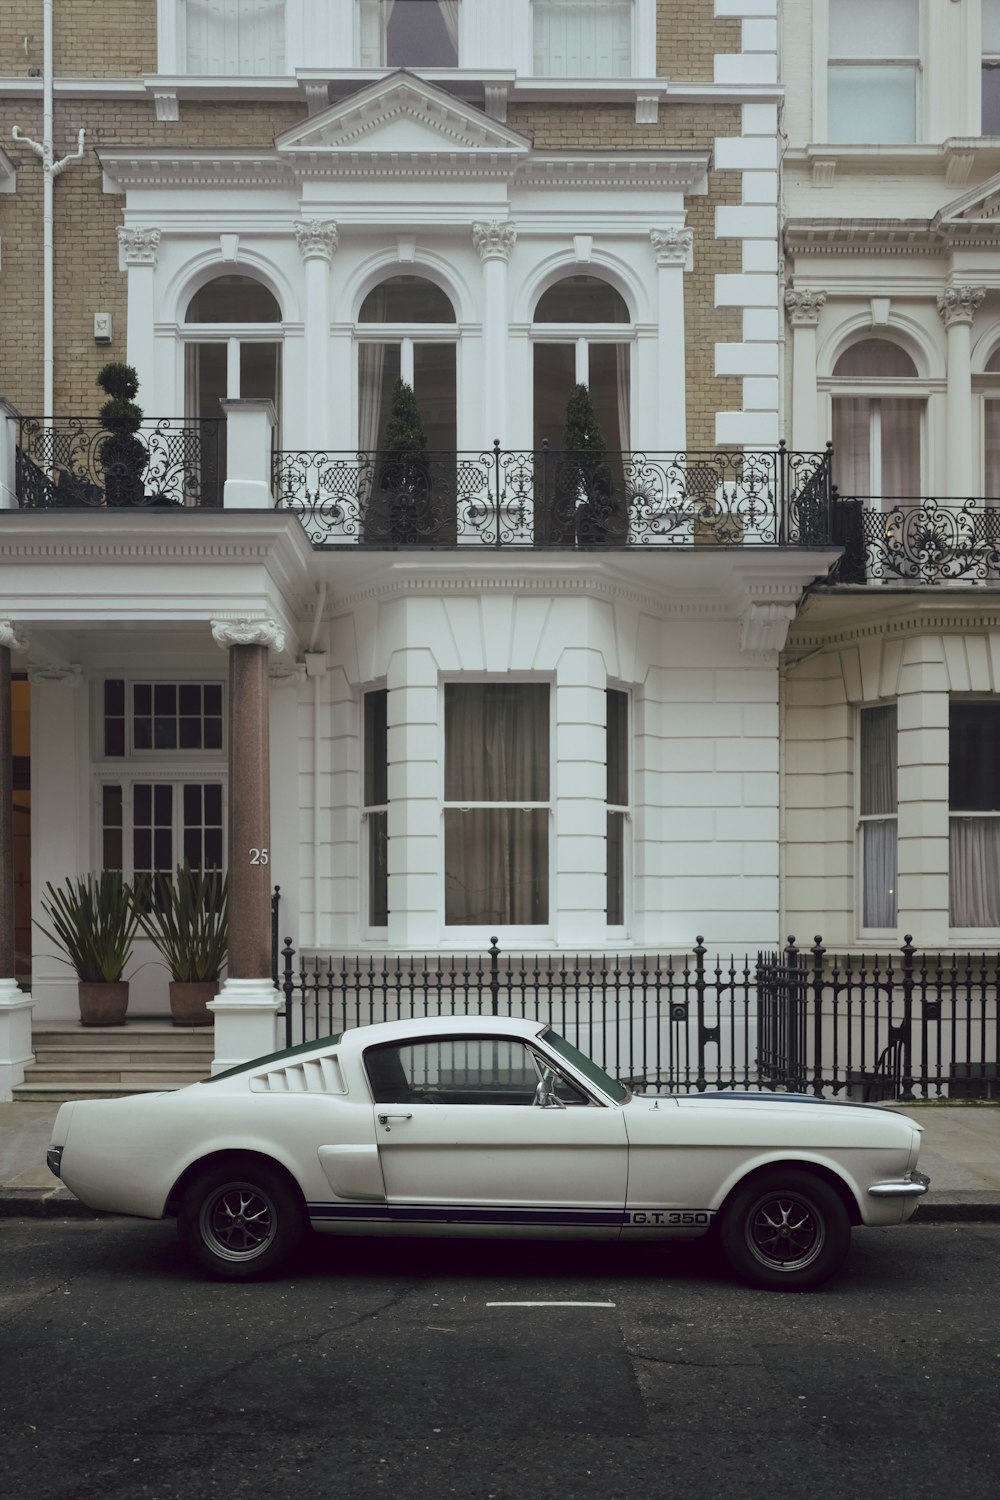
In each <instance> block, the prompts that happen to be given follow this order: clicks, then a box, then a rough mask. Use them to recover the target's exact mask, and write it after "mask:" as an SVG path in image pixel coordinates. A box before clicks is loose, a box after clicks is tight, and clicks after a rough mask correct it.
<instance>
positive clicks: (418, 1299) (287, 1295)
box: [0, 1219, 1000, 1500]
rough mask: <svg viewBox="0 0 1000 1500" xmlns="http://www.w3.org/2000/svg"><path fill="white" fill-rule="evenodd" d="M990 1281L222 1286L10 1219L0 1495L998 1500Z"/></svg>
mask: <svg viewBox="0 0 1000 1500" xmlns="http://www.w3.org/2000/svg"><path fill="white" fill-rule="evenodd" d="M998 1264H1000V1226H988V1225H962V1226H953V1225H933V1226H930V1225H929V1226H926V1227H922V1228H921V1227H918V1226H916V1225H911V1226H909V1227H907V1228H904V1229H896V1230H867V1231H862V1232H858V1233H856V1234H855V1237H854V1248H853V1250H852V1255H851V1259H850V1262H849V1265H848V1268H847V1270H846V1272H845V1273H844V1274H843V1275H842V1276H841V1277H839V1278H838V1279H837V1281H836V1282H833V1283H831V1284H830V1285H829V1287H828V1288H827V1289H825V1290H824V1291H821V1292H818V1293H813V1294H812V1295H808V1296H788V1295H783V1296H782V1295H774V1294H768V1293H763V1292H752V1291H749V1290H747V1289H746V1288H744V1287H742V1286H739V1285H737V1284H734V1283H733V1282H732V1281H730V1280H729V1279H728V1278H727V1277H726V1275H725V1274H724V1273H723V1271H722V1270H721V1269H719V1268H717V1267H716V1266H714V1265H711V1264H707V1265H706V1263H705V1257H704V1254H703V1252H702V1251H701V1249H700V1247H696V1246H685V1247H674V1248H672V1249H667V1250H663V1249H657V1248H652V1249H647V1248H645V1247H640V1248H632V1249H629V1250H627V1251H626V1250H621V1249H618V1248H616V1247H613V1246H607V1247H604V1246H583V1245H566V1246H559V1245H548V1246H542V1247H538V1246H500V1245H492V1246H491V1245H482V1244H478V1245H472V1244H454V1243H453V1244H450V1245H433V1244H428V1243H427V1242H424V1243H423V1244H421V1243H419V1242H415V1241H407V1242H405V1243H404V1242H397V1243H395V1244H387V1243H381V1244H379V1243H373V1242H358V1241H356V1242H353V1243H348V1242H340V1243H335V1242H333V1241H331V1240H325V1241H317V1242H316V1244H315V1246H314V1247H313V1248H312V1249H311V1250H310V1251H309V1253H308V1255H307V1256H306V1258H305V1259H304V1260H303V1262H302V1264H301V1267H299V1268H298V1269H297V1270H296V1272H295V1274H294V1275H292V1276H289V1277H287V1278H286V1279H284V1280H279V1281H275V1282H273V1283H270V1284H265V1285H259V1286H247V1287H230V1286H221V1285H217V1284H213V1283H208V1282H204V1281H201V1280H198V1279H197V1278H196V1277H195V1276H193V1275H192V1274H191V1273H190V1272H189V1271H188V1270H187V1268H186V1266H185V1265H184V1264H183V1263H182V1262H181V1260H180V1258H179V1256H178V1253H177V1250H176V1246H175V1240H174V1235H173V1230H172V1226H169V1225H157V1224H146V1223H142V1222H139V1221H130V1220H121V1219H118V1220H114V1219H106V1220H66V1221H61V1220H45V1219H42V1220H23V1219H22V1220H13V1219H12V1220H7V1221H3V1222H0V1349H2V1356H0V1416H2V1422H3V1432H4V1457H3V1464H2V1467H0V1495H2V1497H3V1500H98V1497H100V1500H150V1497H151V1500H211V1497H216V1496H220V1497H221V1496H226V1497H233V1496H242V1495H254V1496H262V1495H267V1496H274V1497H278V1500H286V1497H304V1500H313V1497H320V1496H322V1497H326V1496H330V1497H338V1500H339V1497H344V1500H368V1497H369V1496H372V1497H374V1496H383V1495H385V1496H390V1495H391V1496H392V1497H394V1500H424V1497H428V1500H429V1497H432V1496H433V1497H435V1500H437V1497H449V1496H453V1495H454V1496H460V1497H462V1500H515V1497H518V1500H520V1497H522V1496H523V1497H530V1500H548V1497H550V1496H551V1497H557V1496H558V1497H559V1500H566V1497H573V1500H591V1497H595V1500H596V1497H601V1500H617V1497H625V1496H629V1497H631V1496H633V1495H634V1493H635V1492H636V1491H637V1490H641V1491H643V1492H644V1493H645V1494H647V1495H649V1496H651V1497H655V1500H685V1497H689V1496H690V1497H697V1500H714V1497H716V1496H723V1495H725V1496H727V1497H728V1496H729V1495H739V1496H757V1495H766V1496H769V1497H770V1496H774V1495H778V1494H780V1495H782V1496H788V1497H790V1500H800V1497H809V1500H827V1497H829V1500H833V1497H834V1496H836V1497H837V1500H844V1497H845V1496H846V1497H853V1496H860V1495H866V1496H867V1495H872V1496H875V1497H877V1500H897V1497H898V1500H904V1497H905V1500H914V1497H923V1496H931V1495H933V1496H935V1497H939V1496H941V1495H945V1496H947V1495H948V1494H956V1495H961V1496H962V1497H963V1500H980V1497H982V1500H987V1497H989V1500H996V1496H997V1495H998V1494H1000V1415H998V1412H1000V1403H998V1399H997V1390H998V1377H1000V1278H998V1275H997V1267H998ZM519 1304H526V1305H519Z"/></svg>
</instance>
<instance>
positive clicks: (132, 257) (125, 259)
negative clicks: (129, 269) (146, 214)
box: [118, 224, 161, 269]
mask: <svg viewBox="0 0 1000 1500" xmlns="http://www.w3.org/2000/svg"><path fill="white" fill-rule="evenodd" d="M160 239H161V232H160V230H159V229H147V228H141V227H139V226H136V225H124V224H120V225H119V226H118V260H119V263H120V265H121V267H122V269H124V268H125V267H126V266H155V265H156V260H157V256H158V254H159V250H160Z"/></svg>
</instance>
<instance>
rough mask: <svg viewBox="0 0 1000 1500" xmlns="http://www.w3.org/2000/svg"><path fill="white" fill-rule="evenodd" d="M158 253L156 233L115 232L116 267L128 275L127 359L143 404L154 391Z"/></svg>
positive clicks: (143, 228)
mask: <svg viewBox="0 0 1000 1500" xmlns="http://www.w3.org/2000/svg"><path fill="white" fill-rule="evenodd" d="M159 249H160V231H159V230H158V229H147V228H145V227H142V228H137V227H134V226H130V227H128V228H126V227H124V226H122V227H120V228H119V230H118V267H119V270H122V271H127V272H128V333H127V340H126V343H127V357H128V362H129V364H130V365H134V366H135V370H136V374H137V375H138V376H139V390H140V392H141V391H143V390H145V392H146V395H147V400H148V398H149V395H150V394H151V393H152V392H153V390H154V389H155V387H154V336H153V325H154V323H155V303H154V299H153V276H154V274H155V272H156V259H157V256H158V254H159ZM140 399H141V398H140Z"/></svg>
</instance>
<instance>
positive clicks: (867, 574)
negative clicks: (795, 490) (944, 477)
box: [831, 495, 1000, 586]
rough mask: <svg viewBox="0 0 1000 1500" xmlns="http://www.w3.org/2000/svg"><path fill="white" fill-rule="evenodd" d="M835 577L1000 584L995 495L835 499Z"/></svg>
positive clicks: (850, 580)
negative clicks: (838, 549)
mask: <svg viewBox="0 0 1000 1500" xmlns="http://www.w3.org/2000/svg"><path fill="white" fill-rule="evenodd" d="M833 540H834V542H835V543H836V544H837V545H838V546H842V547H843V548H844V555H843V557H842V558H841V559H840V561H839V562H838V563H837V565H836V566H835V568H834V570H833V574H832V577H831V582H833V583H915V584H942V583H960V584H992V585H994V586H996V585H998V584H1000V502H998V501H997V500H996V499H969V500H934V499H927V498H913V499H906V500H885V499H881V500H880V499H879V498H878V497H876V496H839V495H835V496H834V500H833Z"/></svg>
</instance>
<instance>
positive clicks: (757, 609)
mask: <svg viewBox="0 0 1000 1500" xmlns="http://www.w3.org/2000/svg"><path fill="white" fill-rule="evenodd" d="M795 614H796V606H795V605H794V604H789V603H785V602H784V601H783V600H775V599H748V600H747V601H746V602H745V604H744V606H743V609H742V610H741V611H740V638H739V639H740V651H741V652H743V653H744V655H751V656H758V655H761V654H768V653H770V652H772V651H783V650H784V648H785V641H786V640H787V638H788V627H789V626H790V625H791V623H792V621H793V620H794V619H795Z"/></svg>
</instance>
